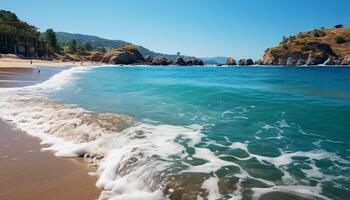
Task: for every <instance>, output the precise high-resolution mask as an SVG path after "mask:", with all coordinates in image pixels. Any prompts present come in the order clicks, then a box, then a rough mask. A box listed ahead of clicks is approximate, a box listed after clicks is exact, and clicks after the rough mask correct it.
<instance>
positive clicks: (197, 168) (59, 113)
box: [0, 67, 344, 200]
mask: <svg viewBox="0 0 350 200" xmlns="http://www.w3.org/2000/svg"><path fill="white" fill-rule="evenodd" d="M90 69H93V67H89V68H86V67H84V68H71V69H68V70H65V71H62V72H61V73H59V74H56V75H54V76H53V77H52V78H50V79H49V80H47V81H46V82H43V83H40V84H37V85H33V86H27V87H22V88H6V89H5V88H4V89H0V118H1V119H3V120H6V121H8V122H11V123H12V124H14V125H15V126H16V127H17V128H19V129H21V130H23V131H25V132H27V133H28V134H30V135H33V136H35V137H39V138H41V139H42V142H41V143H42V144H46V145H49V147H47V148H44V150H50V151H54V152H55V155H56V156H61V157H84V158H85V159H86V161H87V162H88V163H90V164H93V165H96V166H97V171H96V175H97V176H98V177H99V178H98V181H97V182H96V186H97V187H99V188H102V189H103V190H104V191H103V192H102V193H101V195H100V197H99V199H100V200H104V199H112V200H124V199H128V200H129V199H139V198H140V196H142V199H146V200H147V199H152V200H154V199H178V198H180V197H183V198H187V199H202V198H207V199H209V200H214V199H220V198H221V199H241V198H243V197H244V196H245V195H246V194H245V193H246V192H245V191H246V190H247V189H251V190H252V191H253V195H252V197H253V198H256V199H257V198H259V197H260V196H263V195H266V194H267V193H270V192H276V191H280V192H289V193H294V194H298V195H300V194H306V195H308V196H316V197H319V198H324V199H327V197H325V196H323V195H322V194H321V193H322V189H320V185H319V184H317V185H316V186H315V187H311V186H305V185H299V183H295V182H293V178H292V175H291V174H290V173H289V172H288V170H286V169H285V168H284V167H285V166H286V165H290V164H293V159H292V157H298V156H299V157H307V159H309V160H315V159H316V160H317V159H325V158H327V159H331V160H332V161H334V162H339V163H341V162H344V161H343V160H341V159H340V158H338V157H337V155H335V154H331V153H328V152H299V151H298V152H281V155H280V156H278V157H274V158H272V157H267V156H261V155H256V154H253V153H251V152H250V151H249V148H248V144H249V142H246V143H240V142H236V141H230V140H229V139H228V138H225V140H226V142H227V143H228V144H229V145H226V146H225V145H221V146H222V147H226V148H230V149H240V150H242V151H244V152H246V153H247V154H248V156H247V157H245V158H240V157H236V156H234V155H229V157H230V158H232V159H227V158H224V157H225V156H226V157H227V155H220V154H219V153H217V152H213V151H211V150H210V149H209V148H208V147H207V146H206V144H215V145H218V146H220V144H218V143H216V142H215V141H212V140H209V139H208V138H206V136H205V135H204V134H203V133H202V129H203V126H200V125H197V124H192V125H189V126H173V125H167V124H158V123H157V122H152V121H137V120H135V119H133V118H132V117H130V116H127V115H122V114H116V113H96V112H91V111H88V110H85V109H83V108H80V107H78V106H75V105H65V104H58V103H55V102H52V101H51V100H50V99H48V98H47V97H46V95H45V94H46V92H47V91H53V90H62V89H64V87H65V85H67V84H70V83H72V82H74V80H75V77H76V75H77V74H79V73H85V72H87V71H89V70H90ZM245 112H246V109H245V108H241V107H239V108H237V109H235V110H231V111H227V112H224V113H222V117H223V118H230V117H232V116H230V115H232V114H233V113H237V114H244V113H245ZM288 127H289V125H288V123H287V122H286V121H284V120H281V121H279V122H277V123H276V126H270V125H268V124H264V126H263V127H262V130H268V129H276V130H278V131H279V132H281V133H282V132H283V130H282V129H284V128H288ZM281 133H278V134H279V136H281V135H280V134H281ZM281 138H282V137H280V138H279V139H281ZM205 139H206V141H205ZM252 159H255V160H257V161H258V162H260V164H262V165H266V166H271V165H273V166H275V167H276V168H277V169H281V170H282V172H283V173H284V175H283V179H282V183H276V182H274V181H271V180H266V179H263V178H259V177H255V176H254V175H252V174H251V172H250V171H249V170H247V169H246V167H244V166H243V165H242V162H245V161H247V160H252ZM222 171H224V172H225V173H224V174H225V175H224V176H222V175H221V176H220V174H222ZM304 173H306V174H309V175H310V177H313V178H316V179H328V180H333V179H334V178H336V177H330V176H326V175H324V174H323V173H322V172H321V171H320V170H319V169H318V168H317V167H316V165H315V163H314V162H311V164H310V169H305V170H304ZM248 180H250V181H255V182H256V183H255V184H252V183H250V185H249V186H246V183H245V182H246V181H248Z"/></svg>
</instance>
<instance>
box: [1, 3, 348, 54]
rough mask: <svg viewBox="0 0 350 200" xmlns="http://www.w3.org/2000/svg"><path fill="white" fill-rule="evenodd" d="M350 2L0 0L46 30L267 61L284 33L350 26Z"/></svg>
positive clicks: (161, 49)
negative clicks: (269, 51)
mask: <svg viewBox="0 0 350 200" xmlns="http://www.w3.org/2000/svg"><path fill="white" fill-rule="evenodd" d="M349 8H350V1H349V0H176V1H175V0H98V1H97V0H91V1H87V0H0V9H7V10H10V11H13V12H15V13H16V14H17V15H18V16H19V17H20V18H21V19H23V20H25V21H27V22H29V23H31V24H34V25H36V26H37V27H38V28H40V30H42V31H43V30H45V29H47V28H53V29H54V30H55V31H65V32H71V33H82V34H89V35H96V36H100V37H104V38H108V39H120V40H125V41H129V42H132V43H135V44H138V45H143V46H144V47H147V48H149V49H151V50H154V51H158V52H163V53H171V54H176V52H177V51H180V52H181V53H182V54H186V55H193V56H198V57H211V56H232V57H234V58H236V59H238V58H248V57H250V58H254V59H256V58H260V57H261V56H262V54H263V52H264V50H265V49H266V48H268V47H271V46H274V45H276V44H277V43H279V42H280V40H281V39H282V37H283V36H284V35H285V36H289V35H292V34H295V33H298V32H301V31H308V30H312V29H315V28H320V27H332V26H334V25H335V24H339V23H341V24H344V25H349V24H350V12H349Z"/></svg>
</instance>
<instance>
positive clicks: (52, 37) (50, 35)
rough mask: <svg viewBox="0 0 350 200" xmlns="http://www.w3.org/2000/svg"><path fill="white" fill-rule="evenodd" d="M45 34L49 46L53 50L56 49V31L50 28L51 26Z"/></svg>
mask: <svg viewBox="0 0 350 200" xmlns="http://www.w3.org/2000/svg"><path fill="white" fill-rule="evenodd" d="M45 36H46V41H47V43H48V44H49V47H51V48H52V49H53V50H54V51H56V50H58V48H57V47H58V46H57V39H56V33H55V32H54V31H53V30H52V28H49V29H47V30H46V34H45Z"/></svg>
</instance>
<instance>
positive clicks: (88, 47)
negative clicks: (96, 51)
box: [84, 42, 92, 51]
mask: <svg viewBox="0 0 350 200" xmlns="http://www.w3.org/2000/svg"><path fill="white" fill-rule="evenodd" d="M84 49H85V51H91V50H92V46H91V44H90V43H89V42H88V43H85V44H84Z"/></svg>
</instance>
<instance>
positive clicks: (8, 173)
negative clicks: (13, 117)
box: [0, 67, 101, 200]
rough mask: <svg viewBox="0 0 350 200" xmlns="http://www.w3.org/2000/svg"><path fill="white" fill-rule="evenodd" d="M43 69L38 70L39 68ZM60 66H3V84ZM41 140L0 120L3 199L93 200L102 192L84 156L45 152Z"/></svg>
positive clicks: (39, 76)
mask: <svg viewBox="0 0 350 200" xmlns="http://www.w3.org/2000/svg"><path fill="white" fill-rule="evenodd" d="M39 69H40V70H41V72H40V73H38V70H39ZM55 70H58V71H60V70H62V69H58V68H35V69H33V68H16V67H10V68H0V87H14V86H15V87H17V86H25V85H30V84H34V83H37V82H40V81H44V80H46V79H48V78H49V77H50V76H52V75H53V74H55V73H57V71H55ZM39 143H40V141H39V140H38V139H36V138H33V137H31V136H29V135H27V134H26V133H24V132H22V131H20V130H17V129H15V128H14V127H13V126H12V125H10V124H9V123H6V122H4V121H1V120H0V177H1V178H0V199H1V200H62V199H65V200H76V199H82V200H89V199H97V198H98V196H99V193H100V192H101V191H100V190H99V189H98V188H96V187H95V182H96V177H92V176H89V175H88V172H89V171H95V170H96V169H94V168H89V167H88V166H87V164H86V163H85V162H84V161H83V159H81V158H80V159H79V158H76V159H68V158H58V157H55V156H54V154H53V153H52V152H41V150H40V149H41V146H40V144H39Z"/></svg>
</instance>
